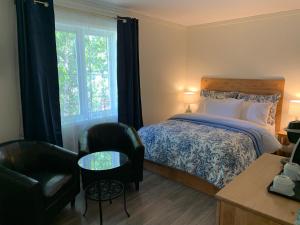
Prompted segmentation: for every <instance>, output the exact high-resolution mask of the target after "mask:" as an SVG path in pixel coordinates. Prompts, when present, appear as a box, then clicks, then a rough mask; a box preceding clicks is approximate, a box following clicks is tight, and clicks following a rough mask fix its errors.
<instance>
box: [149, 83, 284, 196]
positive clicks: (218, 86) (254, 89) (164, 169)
mask: <svg viewBox="0 0 300 225" xmlns="http://www.w3.org/2000/svg"><path fill="white" fill-rule="evenodd" d="M284 84H285V80H284V79H272V80H259V79H226V78H210V77H204V78H202V80H201V89H205V90H215V91H239V92H244V93H249V94H265V95H266V94H275V93H278V92H279V93H281V99H280V100H279V103H278V105H277V110H276V117H275V131H276V132H278V131H280V124H281V113H282V104H283V95H284ZM144 168H145V169H146V170H149V171H152V172H154V173H157V174H159V175H161V176H164V177H166V178H168V179H171V180H174V181H177V182H179V183H182V184H184V185H186V186H189V187H191V188H194V189H196V190H199V191H201V192H204V193H206V194H208V195H215V194H216V193H217V192H218V191H219V188H217V187H216V186H214V185H213V184H210V183H208V182H207V181H205V180H203V179H201V178H199V177H197V176H193V175H191V174H188V173H186V172H183V171H180V170H178V169H174V168H170V167H168V166H164V165H161V164H158V163H155V162H152V161H149V160H145V163H144Z"/></svg>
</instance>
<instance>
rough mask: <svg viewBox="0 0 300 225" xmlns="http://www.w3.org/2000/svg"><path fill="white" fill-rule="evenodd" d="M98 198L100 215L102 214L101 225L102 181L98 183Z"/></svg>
mask: <svg viewBox="0 0 300 225" xmlns="http://www.w3.org/2000/svg"><path fill="white" fill-rule="evenodd" d="M98 198H99V214H100V225H102V224H103V222H102V206H101V181H99V182H98Z"/></svg>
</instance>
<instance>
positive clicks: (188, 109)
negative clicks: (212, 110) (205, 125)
mask: <svg viewBox="0 0 300 225" xmlns="http://www.w3.org/2000/svg"><path fill="white" fill-rule="evenodd" d="M185 113H192V110H191V106H190V104H189V105H188V107H187V109H186V110H185Z"/></svg>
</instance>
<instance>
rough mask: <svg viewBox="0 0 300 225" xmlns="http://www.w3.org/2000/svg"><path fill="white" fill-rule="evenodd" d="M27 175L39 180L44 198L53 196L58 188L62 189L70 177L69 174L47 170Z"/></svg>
mask: <svg viewBox="0 0 300 225" xmlns="http://www.w3.org/2000/svg"><path fill="white" fill-rule="evenodd" d="M27 175H28V176H29V177H31V178H34V179H35V180H37V181H39V183H40V184H41V186H42V191H43V194H44V196H45V197H46V198H51V197H53V196H54V195H55V194H56V193H57V192H58V191H59V190H61V189H63V188H64V186H65V185H66V184H68V182H70V180H71V178H72V175H71V174H58V173H52V172H48V171H39V172H32V173H29V174H27Z"/></svg>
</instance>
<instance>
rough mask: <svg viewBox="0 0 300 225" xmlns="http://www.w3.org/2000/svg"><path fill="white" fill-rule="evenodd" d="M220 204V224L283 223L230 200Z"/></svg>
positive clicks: (269, 224) (263, 224) (267, 224)
mask: <svg viewBox="0 0 300 225" xmlns="http://www.w3.org/2000/svg"><path fill="white" fill-rule="evenodd" d="M218 205H219V208H218V210H220V212H219V214H220V215H221V217H220V218H219V223H218V224H219V225H254V224H255V225H283V224H280V223H277V222H274V221H272V220H270V219H268V218H266V217H264V216H261V215H257V214H255V213H252V212H250V211H248V210H245V209H242V208H239V207H236V206H235V205H232V204H230V203H228V202H220V203H218Z"/></svg>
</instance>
